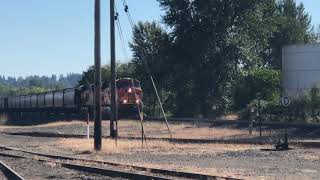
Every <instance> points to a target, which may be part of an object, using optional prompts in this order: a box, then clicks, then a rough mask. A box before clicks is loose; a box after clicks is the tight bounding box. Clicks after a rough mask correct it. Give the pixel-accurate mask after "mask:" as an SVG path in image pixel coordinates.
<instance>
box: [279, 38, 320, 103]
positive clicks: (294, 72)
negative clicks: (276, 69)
mask: <svg viewBox="0 0 320 180" xmlns="http://www.w3.org/2000/svg"><path fill="white" fill-rule="evenodd" d="M319 85H320V44H304V45H290V46H285V47H283V49H282V87H283V91H284V92H283V93H284V94H283V95H287V96H290V97H296V96H298V95H300V94H304V93H308V92H309V91H310V89H311V88H312V87H314V86H317V87H320V86H319Z"/></svg>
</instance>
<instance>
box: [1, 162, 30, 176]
mask: <svg viewBox="0 0 320 180" xmlns="http://www.w3.org/2000/svg"><path fill="white" fill-rule="evenodd" d="M0 170H1V171H2V172H3V174H4V176H5V177H6V178H7V179H9V180H24V178H23V177H22V176H20V175H19V174H18V173H17V172H15V171H14V170H13V169H11V168H10V167H9V166H8V165H6V164H5V163H4V162H2V161H0Z"/></svg>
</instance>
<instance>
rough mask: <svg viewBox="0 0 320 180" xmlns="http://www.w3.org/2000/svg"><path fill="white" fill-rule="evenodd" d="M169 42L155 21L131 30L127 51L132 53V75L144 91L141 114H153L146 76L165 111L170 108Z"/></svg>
mask: <svg viewBox="0 0 320 180" xmlns="http://www.w3.org/2000/svg"><path fill="white" fill-rule="evenodd" d="M171 46H172V40H171V39H170V36H169V34H168V33H167V32H166V31H165V30H164V29H163V28H162V27H161V26H160V25H159V24H158V23H156V22H139V23H138V24H137V25H136V26H135V27H134V29H133V39H132V42H131V43H130V48H131V50H132V51H133V58H132V64H133V67H134V68H133V72H134V76H135V77H136V78H138V79H139V80H141V84H142V88H143V91H144V100H145V105H146V106H145V112H146V114H148V115H150V114H152V115H155V114H156V109H158V106H157V99H156V95H155V92H154V88H153V85H152V83H151V79H150V75H152V76H153V79H154V81H155V84H156V85H157V88H158V91H159V92H160V96H161V98H162V101H163V102H164V106H165V107H166V109H172V105H173V104H172V101H170V97H169V95H170V91H171V89H172V84H171V78H170V75H171V74H172V72H171V68H170V51H171Z"/></svg>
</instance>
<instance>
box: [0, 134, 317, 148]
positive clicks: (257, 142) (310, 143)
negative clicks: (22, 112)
mask: <svg viewBox="0 0 320 180" xmlns="http://www.w3.org/2000/svg"><path fill="white" fill-rule="evenodd" d="M2 133H3V134H7V135H17V136H30V137H49V138H84V135H79V134H63V133H48V132H16V133H12V132H2ZM91 137H93V136H91ZM103 138H110V137H109V136H103ZM118 139H123V140H141V137H118ZM146 140H155V141H168V142H174V143H197V144H208V143H213V144H253V145H274V144H275V142H273V141H271V140H261V139H250V138H247V139H186V138H184V139H180V138H172V139H171V138H157V137H147V138H146ZM290 144H291V145H294V146H299V147H312V148H320V142H319V141H290Z"/></svg>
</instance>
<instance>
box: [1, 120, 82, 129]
mask: <svg viewBox="0 0 320 180" xmlns="http://www.w3.org/2000/svg"><path fill="white" fill-rule="evenodd" d="M75 124H84V122H83V121H78V120H74V121H61V122H52V123H47V124H40V125H31V126H5V125H2V126H0V130H1V129H11V128H14V129H28V128H44V127H55V126H68V125H70V126H71V125H75Z"/></svg>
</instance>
